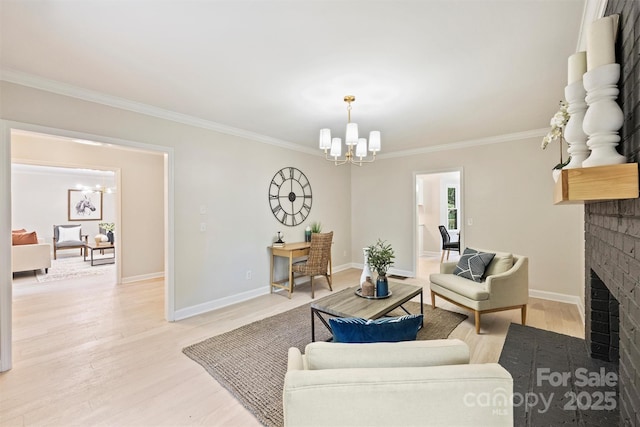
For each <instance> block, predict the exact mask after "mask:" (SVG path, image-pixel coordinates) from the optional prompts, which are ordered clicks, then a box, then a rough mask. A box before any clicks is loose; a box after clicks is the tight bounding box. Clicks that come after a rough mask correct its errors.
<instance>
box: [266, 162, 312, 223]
mask: <svg viewBox="0 0 640 427" xmlns="http://www.w3.org/2000/svg"><path fill="white" fill-rule="evenodd" d="M269 205H270V206H271V212H273V215H274V216H275V217H276V219H277V220H278V221H280V222H281V223H283V224H284V225H286V226H289V227H293V226H295V225H298V224H300V223H302V221H304V220H305V218H306V217H307V216H308V215H309V212H311V184H310V183H309V180H308V179H307V177H306V176H305V174H303V173H302V171H301V170H300V169H298V168H293V167H287V168H282V169H280V170H279V171H278V172H276V174H275V175H274V176H273V179H272V180H271V184H269Z"/></svg>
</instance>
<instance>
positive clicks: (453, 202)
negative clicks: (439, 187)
mask: <svg viewBox="0 0 640 427" xmlns="http://www.w3.org/2000/svg"><path fill="white" fill-rule="evenodd" d="M457 199H458V197H457V193H456V188H455V187H447V229H448V230H457V229H458V200H457Z"/></svg>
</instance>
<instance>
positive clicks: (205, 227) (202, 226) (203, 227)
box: [200, 222, 207, 231]
mask: <svg viewBox="0 0 640 427" xmlns="http://www.w3.org/2000/svg"><path fill="white" fill-rule="evenodd" d="M200 231H207V223H206V222H201V223H200Z"/></svg>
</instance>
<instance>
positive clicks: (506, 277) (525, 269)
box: [429, 249, 529, 334]
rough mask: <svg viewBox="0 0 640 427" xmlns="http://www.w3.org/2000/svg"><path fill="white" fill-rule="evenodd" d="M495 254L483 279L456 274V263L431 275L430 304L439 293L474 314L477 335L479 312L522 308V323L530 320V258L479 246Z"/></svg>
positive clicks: (441, 266)
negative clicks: (528, 305)
mask: <svg viewBox="0 0 640 427" xmlns="http://www.w3.org/2000/svg"><path fill="white" fill-rule="evenodd" d="M477 250H478V251H480V252H491V253H495V254H496V255H495V257H494V258H493V260H492V261H491V263H489V265H488V266H487V268H486V270H485V274H486V279H485V280H484V281H483V282H481V283H478V282H474V281H473V280H470V279H466V278H464V277H460V276H457V275H455V274H453V271H454V269H455V267H456V264H457V263H455V262H446V263H443V264H440V273H436V274H431V275H430V276H429V281H430V282H431V284H430V288H431V305H432V306H433V307H434V308H435V306H436V300H435V297H436V295H437V296H439V297H440V298H442V299H444V300H447V301H449V302H451V303H453V304H455V305H457V306H459V307H463V308H467V309H470V310H472V311H473V312H474V314H475V325H476V334H479V333H480V315H481V314H483V313H492V312H496V311H502V310H512V309H520V311H521V319H522V324H523V325H524V324H525V323H526V319H527V302H528V300H529V258H527V257H525V256H522V255H516V254H511V253H507V252H495V251H492V250H487V249H477Z"/></svg>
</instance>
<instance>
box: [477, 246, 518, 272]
mask: <svg viewBox="0 0 640 427" xmlns="http://www.w3.org/2000/svg"><path fill="white" fill-rule="evenodd" d="M476 250H477V251H480V252H492V253H495V254H496V255H495V256H494V257H493V259H492V260H491V262H490V263H489V265H488V266H487V268H486V269H485V271H484V277H487V276H494V275H496V274H500V273H504V272H506V271H509V270H510V269H511V267H513V263H514V259H513V254H512V253H510V252H495V251H490V250H486V249H476Z"/></svg>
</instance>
